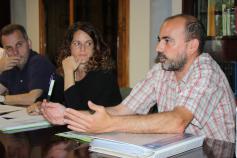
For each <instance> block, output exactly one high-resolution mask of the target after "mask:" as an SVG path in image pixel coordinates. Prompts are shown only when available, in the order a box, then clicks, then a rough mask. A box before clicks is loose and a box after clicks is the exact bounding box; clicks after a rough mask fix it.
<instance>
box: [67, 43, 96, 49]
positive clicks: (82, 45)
mask: <svg viewBox="0 0 237 158" xmlns="http://www.w3.org/2000/svg"><path fill="white" fill-rule="evenodd" d="M71 44H72V46H74V47H76V48H78V49H82V48H84V49H93V48H94V42H93V41H86V42H85V43H82V42H80V41H72V43H71Z"/></svg>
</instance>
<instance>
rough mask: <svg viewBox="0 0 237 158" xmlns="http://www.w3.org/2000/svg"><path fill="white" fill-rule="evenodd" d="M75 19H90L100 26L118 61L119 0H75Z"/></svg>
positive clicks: (96, 25) (89, 20)
mask: <svg viewBox="0 0 237 158" xmlns="http://www.w3.org/2000/svg"><path fill="white" fill-rule="evenodd" d="M74 21H88V22H90V23H92V24H93V25H94V26H95V27H96V28H98V30H99V31H100V32H101V33H102V36H103V37H104V40H105V42H106V43H107V44H108V45H109V46H110V49H111V52H112V55H113V57H114V60H115V61H116V57H117V35H118V0H74Z"/></svg>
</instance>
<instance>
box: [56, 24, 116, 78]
mask: <svg viewBox="0 0 237 158" xmlns="http://www.w3.org/2000/svg"><path fill="white" fill-rule="evenodd" d="M78 30H81V31H84V32H86V33H87V34H88V35H89V36H90V37H91V38H92V40H93V42H94V48H93V49H94V50H93V54H92V56H91V57H90V58H89V61H88V63H87V65H86V72H88V71H93V70H111V69H114V68H115V63H114V61H113V60H112V56H111V52H110V48H109V47H108V45H107V44H106V43H105V42H104V40H103V38H102V35H101V34H100V33H99V32H98V30H97V29H96V28H95V27H94V26H92V25H91V24H90V23H88V22H76V23H74V24H73V25H72V26H70V27H69V29H68V30H67V32H66V36H65V38H64V40H63V43H62V46H61V47H60V49H59V56H58V59H57V65H58V68H59V69H58V71H59V73H61V74H63V71H62V61H63V59H65V58H66V57H68V56H70V55H71V50H70V45H71V42H72V39H73V35H74V33H75V32H77V31H78Z"/></svg>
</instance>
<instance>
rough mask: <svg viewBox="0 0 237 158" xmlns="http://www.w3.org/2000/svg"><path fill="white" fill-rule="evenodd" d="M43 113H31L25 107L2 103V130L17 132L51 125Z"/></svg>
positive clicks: (0, 114) (0, 113)
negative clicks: (33, 114)
mask: <svg viewBox="0 0 237 158" xmlns="http://www.w3.org/2000/svg"><path fill="white" fill-rule="evenodd" d="M50 126H51V125H50V123H49V122H48V121H46V120H45V119H44V118H43V116H41V115H35V116H32V115H29V114H28V113H27V111H26V108H25V107H16V106H10V105H0V131H2V132H3V133H16V132H22V131H30V130H35V129H40V128H47V127H50Z"/></svg>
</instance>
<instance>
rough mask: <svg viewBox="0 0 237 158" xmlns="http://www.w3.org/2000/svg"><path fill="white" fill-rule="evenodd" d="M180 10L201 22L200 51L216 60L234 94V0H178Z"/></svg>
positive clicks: (236, 24) (236, 0) (236, 76)
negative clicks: (202, 39)
mask: <svg viewBox="0 0 237 158" xmlns="http://www.w3.org/2000/svg"><path fill="white" fill-rule="evenodd" d="M182 12H183V13H184V14H191V15H194V16H196V17H197V18H198V19H199V20H200V21H201V22H202V23H203V24H204V27H205V29H206V31H207V32H206V33H207V39H206V43H205V48H204V51H205V52H207V53H209V54H210V55H211V56H212V57H213V58H214V59H215V60H216V61H217V62H218V63H219V65H220V66H221V68H222V70H223V71H224V73H225V74H226V76H227V79H228V80H229V83H230V85H231V88H232V90H233V92H234V93H235V96H236V98H237V0H182Z"/></svg>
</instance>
